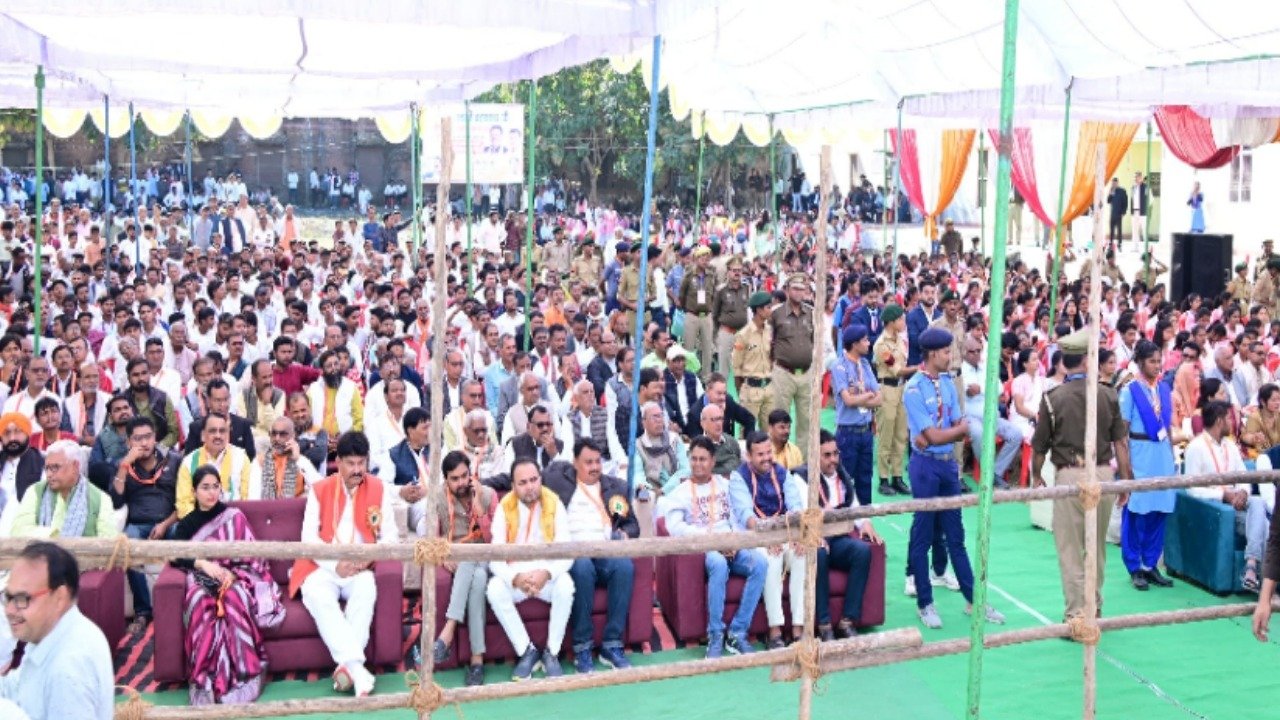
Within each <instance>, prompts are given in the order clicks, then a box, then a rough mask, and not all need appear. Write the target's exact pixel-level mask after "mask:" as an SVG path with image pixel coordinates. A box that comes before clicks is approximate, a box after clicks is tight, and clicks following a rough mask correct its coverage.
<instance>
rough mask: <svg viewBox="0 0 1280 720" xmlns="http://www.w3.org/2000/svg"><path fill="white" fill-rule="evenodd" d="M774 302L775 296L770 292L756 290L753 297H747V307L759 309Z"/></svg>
mask: <svg viewBox="0 0 1280 720" xmlns="http://www.w3.org/2000/svg"><path fill="white" fill-rule="evenodd" d="M772 302H773V296H772V295H770V294H769V293H767V292H756V293H752V294H751V297H750V298H748V299H747V307H749V308H751V309H752V310H758V309H760V308H762V307H764V306H766V305H768V304H770V303H772Z"/></svg>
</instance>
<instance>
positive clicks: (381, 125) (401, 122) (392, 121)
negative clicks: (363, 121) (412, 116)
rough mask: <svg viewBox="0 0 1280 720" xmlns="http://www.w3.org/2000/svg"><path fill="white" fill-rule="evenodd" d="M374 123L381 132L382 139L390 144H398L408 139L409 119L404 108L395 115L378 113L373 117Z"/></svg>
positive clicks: (409, 130) (410, 129)
mask: <svg viewBox="0 0 1280 720" xmlns="http://www.w3.org/2000/svg"><path fill="white" fill-rule="evenodd" d="M373 122H374V124H375V125H377V126H378V132H379V133H381V134H382V139H383V140H386V141H387V142H389V143H391V144H392V145H399V144H400V143H402V142H404V141H405V140H408V139H409V133H410V132H411V131H412V128H411V127H410V125H411V124H412V123H411V122H410V121H409V113H408V111H407V110H406V111H405V112H402V113H397V114H395V115H378V116H377V117H375V118H374V119H373Z"/></svg>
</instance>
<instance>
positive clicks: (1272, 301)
mask: <svg viewBox="0 0 1280 720" xmlns="http://www.w3.org/2000/svg"><path fill="white" fill-rule="evenodd" d="M1277 275H1280V258H1274V257H1273V258H1271V259H1270V260H1268V261H1267V269H1266V270H1265V271H1263V272H1262V274H1260V275H1258V281H1257V282H1256V283H1254V284H1253V298H1252V300H1253V304H1254V305H1261V306H1263V307H1265V308H1266V309H1267V310H1268V311H1269V312H1270V313H1271V317H1275V316H1276V313H1275V310H1276V287H1277V286H1276V276H1277Z"/></svg>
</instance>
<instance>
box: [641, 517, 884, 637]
mask: <svg viewBox="0 0 1280 720" xmlns="http://www.w3.org/2000/svg"><path fill="white" fill-rule="evenodd" d="M657 525H658V535H660V536H667V534H668V533H667V523H666V520H665V518H661V517H660V518H658V521H657ZM884 572H885V554H884V546H883V545H873V546H872V547H871V573H870V575H869V576H868V577H867V589H866V592H865V593H864V594H863V596H862V621H861V622H860V623H859V627H874V626H876V625H882V624H884ZM848 579H849V576H848V573H846V572H844V571H842V570H832V571H831V617H832V618H833V619H834V618H839V617H840V612H841V609H842V607H843V605H844V595H845V586H846V583H847V582H848ZM657 581H658V602H659V603H660V604H661V605H662V616H663V617H664V618H666V621H667V625H668V626H670V628H671V633H672V635H674V636H675V637H676V639H678V640H681V641H685V642H699V641H701V640H702V638H705V637H706V636H707V571H706V559H705V557H704V556H703V555H702V554H701V553H699V554H694V555H667V556H664V557H659V558H658V559H657ZM745 585H746V581H745V580H744V579H743V578H740V577H738V576H736V575H730V576H729V583H728V587H727V588H726V589H725V603H724V621H725V623H728V622H729V620H730V619H731V618H732V617H733V614H734V613H735V612H737V610H738V600H739V599H740V598H741V597H742V589H743V587H744V586H745ZM788 585H790V583H783V586H782V588H783V589H782V596H783V603H782V608H783V612H785V613H787V614H788V615H790V612H791V605H790V601H789V600H788V596H789V592H788V590H787V587H788ZM786 624H787V625H790V624H791V623H790V620H789V619H788V621H787V623H786ZM768 629H769V626H768V621H767V620H766V619H765V613H764V601H763V600H762V601H761V602H760V605H759V606H758V607H757V608H756V613H755V615H754V616H752V619H751V627H750V630H749V632H750V633H751V634H753V635H762V634H764V633H765V632H767V631H768Z"/></svg>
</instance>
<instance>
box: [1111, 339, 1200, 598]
mask: <svg viewBox="0 0 1280 720" xmlns="http://www.w3.org/2000/svg"><path fill="white" fill-rule="evenodd" d="M1133 361H1134V364H1136V365H1137V366H1138V378H1137V379H1136V380H1134V381H1133V382H1131V383H1129V386H1128V387H1127V388H1125V389H1124V390H1123V391H1121V392H1120V417H1122V418H1123V419H1124V421H1125V423H1126V424H1128V426H1129V457H1130V463H1131V464H1132V465H1133V478H1134V479H1135V480H1141V479H1142V478H1149V477H1168V476H1170V475H1174V474H1176V473H1177V467H1176V464H1175V463H1174V459H1173V444H1174V443H1175V442H1181V441H1182V440H1183V439H1184V438H1183V437H1182V432H1181V430H1179V429H1176V426H1174V424H1173V397H1172V393H1171V392H1170V390H1169V386H1168V385H1165V384H1164V383H1162V382H1160V365H1161V362H1160V347H1159V346H1158V345H1156V344H1155V343H1153V342H1151V341H1149V340H1141V341H1139V342H1138V346H1137V347H1136V348H1135V349H1134V351H1133ZM1175 500H1176V496H1175V494H1174V491H1173V490H1156V491H1153V492H1140V493H1133V494H1132V495H1131V496H1129V497H1128V498H1127V499H1126V498H1125V497H1124V496H1123V495H1122V496H1121V497H1120V499H1119V500H1118V501H1117V504H1118V505H1120V506H1121V507H1123V508H1124V511H1123V514H1122V515H1121V516H1120V550H1121V552H1120V554H1121V556H1122V557H1123V558H1124V566H1125V568H1126V569H1127V570H1128V571H1129V577H1130V579H1131V581H1132V583H1133V587H1134V588H1135V589H1137V590H1147V589H1148V588H1150V587H1151V584H1152V583H1154V584H1156V585H1158V586H1160V587H1170V586H1172V585H1173V581H1172V580H1170V579H1169V578H1167V577H1165V576H1164V575H1163V574H1162V573H1161V572H1160V570H1159V568H1158V567H1157V564H1158V563H1159V561H1160V554H1161V553H1162V552H1164V527H1165V521H1166V520H1167V519H1168V517H1169V514H1170V513H1172V512H1173V506H1174V502H1175Z"/></svg>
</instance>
